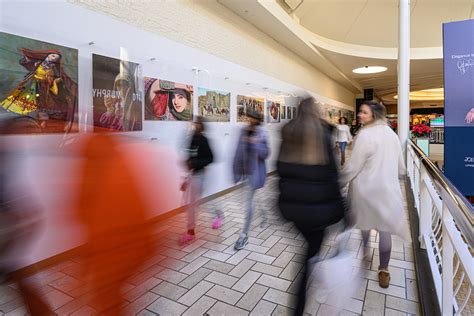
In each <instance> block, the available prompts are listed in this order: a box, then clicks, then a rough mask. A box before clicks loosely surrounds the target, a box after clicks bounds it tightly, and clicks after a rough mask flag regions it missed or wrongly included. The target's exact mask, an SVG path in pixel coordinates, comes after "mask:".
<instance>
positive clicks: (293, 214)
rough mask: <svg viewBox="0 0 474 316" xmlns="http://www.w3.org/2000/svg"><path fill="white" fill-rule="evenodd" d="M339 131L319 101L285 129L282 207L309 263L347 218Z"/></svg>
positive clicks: (303, 106) (302, 297)
mask: <svg viewBox="0 0 474 316" xmlns="http://www.w3.org/2000/svg"><path fill="white" fill-rule="evenodd" d="M332 129H333V127H332V126H331V125H329V124H328V123H327V122H325V121H324V120H323V119H322V118H321V114H320V109H319V107H318V106H317V104H316V103H315V100H314V99H313V98H307V99H305V100H303V101H301V103H300V105H299V107H298V114H297V116H296V118H295V119H294V120H293V121H291V122H289V123H288V124H286V125H285V126H284V127H283V130H282V144H281V148H280V154H279V156H278V162H277V171H278V174H279V176H280V182H279V189H280V196H279V208H280V211H281V213H282V215H283V216H284V217H285V218H286V219H287V220H289V221H292V222H294V224H295V226H296V227H297V228H298V229H299V231H300V232H301V233H302V235H303V236H304V238H305V239H306V241H307V243H308V249H307V253H306V262H307V261H308V260H309V259H310V258H312V257H314V256H315V255H316V254H317V253H318V251H319V249H320V247H321V243H322V241H323V238H324V232H325V228H326V227H327V226H329V225H331V224H334V223H337V222H338V221H340V220H341V219H342V218H343V217H344V203H343V199H342V195H341V192H340V189H339V183H338V173H337V163H336V159H335V157H334V153H333V150H332V146H333V138H332V133H333V130H332ZM303 269H304V274H303V278H302V281H301V284H300V287H299V292H298V302H297V305H296V310H295V315H303V312H304V308H305V302H306V285H307V281H308V278H309V275H310V274H311V273H310V271H308V270H309V267H308V264H307V263H306V264H305V266H304V268H303Z"/></svg>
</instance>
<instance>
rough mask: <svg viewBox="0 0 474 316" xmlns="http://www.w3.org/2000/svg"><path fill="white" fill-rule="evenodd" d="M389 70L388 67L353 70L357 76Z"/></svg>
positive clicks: (367, 67) (365, 67) (368, 67)
mask: <svg viewBox="0 0 474 316" xmlns="http://www.w3.org/2000/svg"><path fill="white" fill-rule="evenodd" d="M386 70H387V67H382V66H364V67H360V68H356V69H354V70H352V72H353V73H356V74H376V73H378V72H384V71H386Z"/></svg>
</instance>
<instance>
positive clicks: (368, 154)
mask: <svg viewBox="0 0 474 316" xmlns="http://www.w3.org/2000/svg"><path fill="white" fill-rule="evenodd" d="M358 117H359V119H360V122H361V123H362V124H363V128H362V129H361V130H360V131H359V133H358V134H357V137H356V138H355V141H354V148H353V150H352V154H351V158H350V159H349V161H348V162H347V163H346V165H345V167H344V168H343V169H342V170H341V176H340V181H341V185H342V187H343V188H344V187H345V186H346V185H349V191H348V199H349V203H350V210H351V213H352V214H353V216H354V224H355V227H356V228H359V229H360V230H361V231H362V238H363V242H364V245H367V242H368V239H369V235H370V230H371V229H375V230H377V231H378V232H379V236H380V241H379V255H380V265H379V274H378V278H379V285H380V286H381V287H383V288H386V287H388V286H389V284H390V273H389V272H388V263H389V260H390V253H391V250H392V239H391V235H392V234H398V235H400V236H402V237H406V234H407V232H408V230H407V227H406V226H405V225H404V224H403V220H402V219H403V216H402V215H403V200H402V192H401V189H400V182H399V175H403V174H404V173H405V165H404V160H403V156H402V149H401V145H400V141H399V140H398V137H397V135H396V134H395V133H394V132H393V130H392V129H391V128H390V127H389V126H388V125H387V123H386V121H385V107H384V106H383V105H381V104H379V103H377V102H373V101H370V102H366V103H364V104H362V105H361V108H360V112H359V114H358Z"/></svg>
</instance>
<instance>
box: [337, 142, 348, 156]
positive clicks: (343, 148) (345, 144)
mask: <svg viewBox="0 0 474 316" xmlns="http://www.w3.org/2000/svg"><path fill="white" fill-rule="evenodd" d="M346 147H347V142H339V148H340V149H341V155H342V156H344V157H345V156H346Z"/></svg>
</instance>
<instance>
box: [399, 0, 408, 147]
mask: <svg viewBox="0 0 474 316" xmlns="http://www.w3.org/2000/svg"><path fill="white" fill-rule="evenodd" d="M398 41H399V43H398V137H399V138H400V142H401V143H402V148H403V151H404V152H405V153H406V143H407V140H408V132H409V128H410V125H409V118H410V117H409V116H410V0H400V13H399V34H398Z"/></svg>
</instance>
